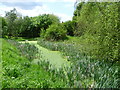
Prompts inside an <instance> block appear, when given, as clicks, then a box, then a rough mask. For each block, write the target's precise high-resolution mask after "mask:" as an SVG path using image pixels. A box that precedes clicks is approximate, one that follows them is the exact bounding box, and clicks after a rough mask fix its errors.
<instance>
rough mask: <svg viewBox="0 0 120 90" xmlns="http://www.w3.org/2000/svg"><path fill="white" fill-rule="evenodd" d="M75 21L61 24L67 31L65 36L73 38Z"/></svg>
mask: <svg viewBox="0 0 120 90" xmlns="http://www.w3.org/2000/svg"><path fill="white" fill-rule="evenodd" d="M75 24H76V22H75V21H66V22H64V23H63V25H64V27H65V29H66V30H67V35H70V36H74V30H75Z"/></svg>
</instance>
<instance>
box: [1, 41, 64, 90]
mask: <svg viewBox="0 0 120 90" xmlns="http://www.w3.org/2000/svg"><path fill="white" fill-rule="evenodd" d="M9 42H11V43H13V42H12V41H9ZM2 43H3V44H2V45H3V47H2V66H3V68H2V88H57V87H59V88H60V87H66V82H64V81H63V79H62V78H60V77H56V76H55V75H54V73H52V72H50V71H49V70H47V71H46V70H45V69H44V67H42V66H40V65H37V64H33V63H31V61H30V60H28V59H27V58H26V57H24V56H23V55H22V54H21V52H20V50H18V49H17V48H16V47H15V46H13V44H10V43H8V41H6V40H4V39H3V40H2Z"/></svg>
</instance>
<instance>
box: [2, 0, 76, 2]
mask: <svg viewBox="0 0 120 90" xmlns="http://www.w3.org/2000/svg"><path fill="white" fill-rule="evenodd" d="M75 1H76V0H0V2H75Z"/></svg>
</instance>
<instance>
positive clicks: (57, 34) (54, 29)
mask: <svg viewBox="0 0 120 90" xmlns="http://www.w3.org/2000/svg"><path fill="white" fill-rule="evenodd" d="M44 38H45V39H46V40H52V41H54V40H64V39H65V38H66V29H64V27H63V26H62V25H61V24H55V25H51V26H50V27H49V28H48V29H47V30H46V32H45V36H44Z"/></svg>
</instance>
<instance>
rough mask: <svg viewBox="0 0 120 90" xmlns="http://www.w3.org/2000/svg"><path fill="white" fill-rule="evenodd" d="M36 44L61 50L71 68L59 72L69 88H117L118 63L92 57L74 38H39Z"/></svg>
mask: <svg viewBox="0 0 120 90" xmlns="http://www.w3.org/2000/svg"><path fill="white" fill-rule="evenodd" d="M91 38H92V37H91ZM38 44H39V45H40V46H43V47H46V48H48V49H50V50H55V51H61V52H62V53H63V54H64V56H66V58H67V60H68V61H70V62H71V63H72V64H71V68H65V69H64V70H62V71H65V72H66V73H60V74H59V76H65V77H67V78H66V79H67V84H68V86H70V87H71V88H119V75H118V74H119V73H118V71H119V63H118V64H113V65H112V63H110V62H105V61H104V60H103V61H99V60H94V59H92V58H91V57H90V56H88V54H85V53H84V51H82V50H81V48H83V46H81V45H80V44H77V43H76V42H75V40H74V42H73V41H72V40H71V41H69V42H66V41H65V42H50V41H44V40H39V42H38ZM88 47H89V45H88ZM62 71H61V72H62ZM111 81H112V82H111Z"/></svg>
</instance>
